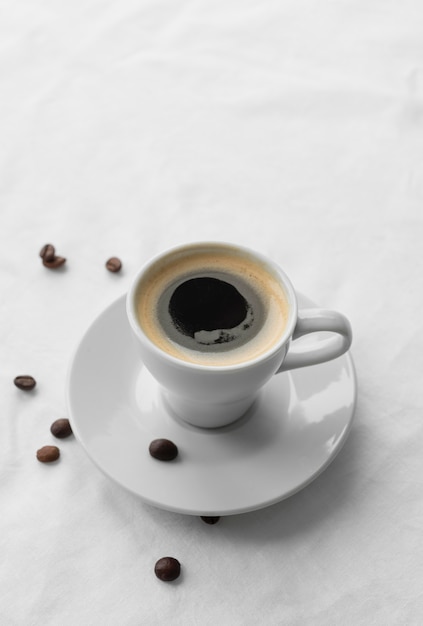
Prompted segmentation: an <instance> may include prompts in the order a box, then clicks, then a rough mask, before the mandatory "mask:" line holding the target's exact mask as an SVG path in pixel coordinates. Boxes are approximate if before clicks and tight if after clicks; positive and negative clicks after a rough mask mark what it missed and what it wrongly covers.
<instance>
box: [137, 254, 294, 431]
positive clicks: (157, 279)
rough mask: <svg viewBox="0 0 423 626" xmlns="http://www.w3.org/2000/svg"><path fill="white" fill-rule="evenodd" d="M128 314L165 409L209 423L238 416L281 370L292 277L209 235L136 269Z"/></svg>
mask: <svg viewBox="0 0 423 626" xmlns="http://www.w3.org/2000/svg"><path fill="white" fill-rule="evenodd" d="M127 314H128V319H129V323H130V327H131V329H132V332H133V335H134V337H135V340H136V343H137V346H138V350H139V352H140V355H141V359H142V361H143V363H144V365H145V366H146V367H147V369H148V370H149V371H150V372H151V374H152V375H153V376H154V377H155V378H156V380H157V381H158V382H159V384H160V385H161V387H162V390H163V392H164V395H165V397H166V400H167V403H168V404H169V406H170V407H171V409H172V412H174V413H176V414H177V415H178V417H180V418H181V419H183V420H185V421H187V422H189V423H190V424H193V425H196V426H200V427H208V428H210V427H219V426H224V425H226V424H229V423H231V422H233V421H235V420H236V419H238V418H239V417H241V416H242V415H243V414H244V413H245V411H246V410H247V409H248V408H249V407H250V405H251V404H252V402H253V401H254V399H255V397H256V395H257V392H258V391H259V389H260V388H261V387H262V386H263V385H264V384H265V383H266V382H267V381H268V380H269V379H270V378H271V377H272V376H273V374H275V373H276V372H277V371H278V369H279V367H280V366H281V364H282V361H283V359H284V357H285V354H286V352H287V348H288V343H289V339H290V337H291V335H292V332H293V329H294V327H295V322H296V315H297V303H296V297H295V293H294V290H293V287H292V285H291V283H290V281H289V279H288V278H287V277H286V276H285V274H284V273H283V272H282V270H280V269H279V268H278V267H277V266H276V265H273V264H272V263H271V262H269V261H268V260H267V259H265V257H263V256H262V255H260V254H257V253H255V252H253V251H251V250H249V249H247V248H244V247H240V246H234V245H231V244H222V243H214V242H206V243H200V244H190V245H187V246H180V247H178V248H174V249H172V250H170V251H168V252H165V253H163V254H160V255H158V256H157V257H155V258H154V259H152V260H151V261H150V262H148V263H147V264H146V265H145V266H144V267H143V268H141V270H140V271H139V272H138V273H137V275H136V276H135V279H134V281H133V283H132V286H131V288H130V290H129V292H128V296H127Z"/></svg>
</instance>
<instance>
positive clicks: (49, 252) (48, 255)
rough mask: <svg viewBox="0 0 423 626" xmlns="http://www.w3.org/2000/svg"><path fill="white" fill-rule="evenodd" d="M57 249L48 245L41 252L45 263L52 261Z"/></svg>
mask: <svg viewBox="0 0 423 626" xmlns="http://www.w3.org/2000/svg"><path fill="white" fill-rule="evenodd" d="M55 252H56V251H55V249H54V246H53V245H52V244H51V243H46V245H45V246H43V247H42V248H41V250H40V257H41V258H42V259H44V260H45V261H52V260H53V259H54V256H55Z"/></svg>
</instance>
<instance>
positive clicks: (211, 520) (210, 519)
mask: <svg viewBox="0 0 423 626" xmlns="http://www.w3.org/2000/svg"><path fill="white" fill-rule="evenodd" d="M201 519H202V520H203V522H205V523H206V524H217V522H218V521H219V520H220V517H219V515H201Z"/></svg>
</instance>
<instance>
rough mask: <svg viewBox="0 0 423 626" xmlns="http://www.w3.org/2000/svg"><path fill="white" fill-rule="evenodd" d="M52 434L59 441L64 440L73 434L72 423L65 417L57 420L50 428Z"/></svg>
mask: <svg viewBox="0 0 423 626" xmlns="http://www.w3.org/2000/svg"><path fill="white" fill-rule="evenodd" d="M50 432H51V433H52V434H53V435H54V436H55V437H57V438H58V439H64V438H65V437H69V435H71V434H72V428H71V425H70V422H69V420H68V419H66V418H65V417H63V418H61V419H58V420H56V421H55V422H53V424H52V425H51V426H50Z"/></svg>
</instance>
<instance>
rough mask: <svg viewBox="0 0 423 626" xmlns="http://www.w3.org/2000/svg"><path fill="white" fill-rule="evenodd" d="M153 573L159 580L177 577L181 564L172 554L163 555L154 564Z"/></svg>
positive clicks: (169, 579)
mask: <svg viewBox="0 0 423 626" xmlns="http://www.w3.org/2000/svg"><path fill="white" fill-rule="evenodd" d="M154 573H155V574H156V576H157V578H159V579H160V580H164V581H166V582H169V581H171V580H175V579H176V578H178V576H179V575H180V573H181V564H180V563H179V561H178V560H177V559H174V558H173V556H164V557H163V558H162V559H159V560H158V561H157V563H156V565H155V566H154Z"/></svg>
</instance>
